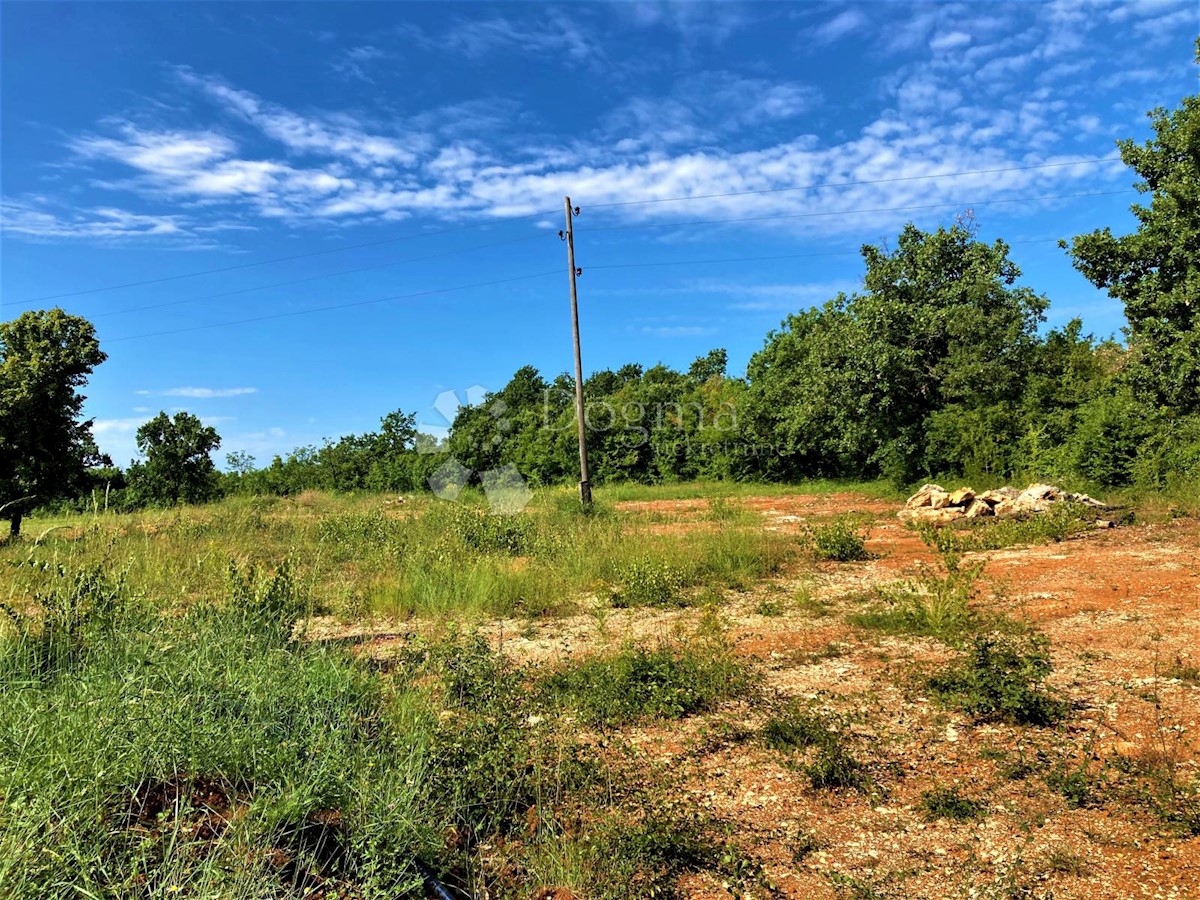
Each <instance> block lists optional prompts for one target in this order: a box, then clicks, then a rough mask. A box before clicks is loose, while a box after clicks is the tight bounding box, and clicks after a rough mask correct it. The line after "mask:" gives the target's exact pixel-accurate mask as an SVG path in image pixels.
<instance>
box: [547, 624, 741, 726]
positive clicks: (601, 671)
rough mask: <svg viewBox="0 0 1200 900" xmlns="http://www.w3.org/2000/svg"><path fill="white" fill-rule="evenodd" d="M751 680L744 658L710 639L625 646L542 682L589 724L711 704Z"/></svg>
mask: <svg viewBox="0 0 1200 900" xmlns="http://www.w3.org/2000/svg"><path fill="white" fill-rule="evenodd" d="M751 684H752V679H751V675H750V672H749V671H748V670H747V668H746V666H745V664H743V663H742V662H740V661H739V660H737V659H736V658H735V657H734V656H733V654H732V653H730V652H729V649H728V648H727V647H724V646H720V645H715V644H711V643H700V644H696V645H693V646H672V645H663V646H660V647H657V648H654V649H647V648H644V647H630V648H627V649H625V650H623V651H621V652H620V653H617V654H616V655H614V656H608V657H598V658H594V659H589V660H587V661H585V662H583V663H581V664H579V665H577V666H574V667H572V668H568V669H564V670H562V671H560V672H557V673H555V674H553V675H551V676H549V677H548V678H546V679H544V680H543V682H542V689H543V692H544V694H545V695H546V696H547V697H549V698H550V699H557V700H560V701H563V702H566V703H569V704H570V705H571V706H573V707H574V708H575V710H576V711H577V712H578V714H579V716H580V717H581V718H582V719H583V720H584V721H586V722H589V723H591V724H594V725H623V724H626V723H629V722H634V721H637V720H639V719H646V718H664V719H679V718H682V717H684V716H688V715H691V714H693V713H697V712H702V711H705V710H710V709H713V708H714V707H715V706H716V704H717V703H718V702H719V701H721V700H723V699H725V698H726V697H732V696H737V695H740V694H744V693H746V692H747V691H748V690H749V689H750V686H751Z"/></svg>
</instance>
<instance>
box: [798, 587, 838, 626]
mask: <svg viewBox="0 0 1200 900" xmlns="http://www.w3.org/2000/svg"><path fill="white" fill-rule="evenodd" d="M792 605H793V606H795V607H796V608H797V609H799V610H802V611H804V612H806V613H808V614H809V615H810V616H815V617H817V618H822V617H824V616H828V615H830V614H831V613H832V612H833V607H832V606H831V605H830V604H829V603H827V602H826V601H824V600H822V599H821V598H820V597H818V596H817V592H816V590H815V589H814V588H813V586H812V585H811V584H807V583H805V584H802V585H800V587H798V588H796V593H795V595H794V596H793V597H792Z"/></svg>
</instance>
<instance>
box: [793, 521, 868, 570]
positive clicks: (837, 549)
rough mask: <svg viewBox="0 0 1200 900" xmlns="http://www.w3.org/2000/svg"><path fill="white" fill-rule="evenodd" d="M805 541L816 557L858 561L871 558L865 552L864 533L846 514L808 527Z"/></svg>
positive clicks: (835, 560) (834, 560) (836, 560)
mask: <svg viewBox="0 0 1200 900" xmlns="http://www.w3.org/2000/svg"><path fill="white" fill-rule="evenodd" d="M805 543H806V545H807V546H808V548H809V550H810V552H811V553H812V555H813V556H814V557H815V558H817V559H823V560H832V561H833V562H859V561H861V560H865V559H870V558H871V554H869V553H868V552H867V542H866V535H865V534H864V533H863V531H862V530H861V529H860V527H859V526H858V525H857V524H856V523H855V521H854V519H853V518H851V517H848V516H842V517H840V518H837V519H835V520H834V521H833V522H830V523H829V524H827V525H817V526H816V527H813V528H810V529H809V530H808V533H807V534H806V535H805Z"/></svg>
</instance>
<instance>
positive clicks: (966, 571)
mask: <svg viewBox="0 0 1200 900" xmlns="http://www.w3.org/2000/svg"><path fill="white" fill-rule="evenodd" d="M982 569H983V563H982V562H980V563H974V564H971V565H967V566H963V565H959V564H958V563H957V560H953V559H952V558H951V559H950V560H949V561H948V562H947V572H946V574H945V575H937V574H935V573H933V572H926V573H925V574H924V575H922V576H921V577H920V578H917V579H914V580H912V581H905V582H901V583H899V584H898V585H895V586H892V587H881V588H880V589H879V591H878V595H879V596H880V597H881V598H882V599H883V601H884V602H885V604H886V605H884V606H881V607H876V608H874V609H869V610H866V611H864V612H861V613H854V614H852V615H851V616H850V617H849V622H850V624H852V625H857V626H859V627H860V628H874V629H879V630H881V631H886V632H888V633H890V634H917V635H924V636H927V637H935V638H938V639H939V640H942V641H945V642H946V643H949V644H954V643H956V642H958V641H960V640H961V639H962V638H963V637H964V636H966V635H967V634H969V633H971V632H972V631H974V630H976V629H977V628H978V627H979V625H980V616H979V614H978V613H976V612H975V611H974V610H973V609H972V608H971V606H970V602H971V600H972V599H974V597H975V594H976V591H977V588H976V582H977V581H978V579H979V575H980V572H981V571H982Z"/></svg>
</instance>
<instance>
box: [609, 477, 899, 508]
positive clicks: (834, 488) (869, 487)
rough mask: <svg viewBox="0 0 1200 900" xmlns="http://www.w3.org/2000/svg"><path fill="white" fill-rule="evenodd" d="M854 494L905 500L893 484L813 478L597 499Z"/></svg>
mask: <svg viewBox="0 0 1200 900" xmlns="http://www.w3.org/2000/svg"><path fill="white" fill-rule="evenodd" d="M835 492H853V493H858V494H865V495H866V496H868V497H879V498H881V499H885V500H902V499H903V496H902V494H901V493H900V492H899V491H898V490H897V489H896V488H895V487H894V486H893V485H892V484H891V482H889V481H887V480H884V479H880V480H877V481H854V480H836V479H813V480H811V481H802V482H799V483H797V484H778V483H775V482H756V481H688V482H679V483H676V484H656V485H648V484H637V483H632V482H630V483H627V484H606V485H601V486H599V487H597V488H596V490H595V494H596V497H597V498H598V499H600V500H602V501H603V502H606V503H623V502H627V501H643V500H691V499H710V498H713V497H783V496H788V495H791V494H830V493H835Z"/></svg>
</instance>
